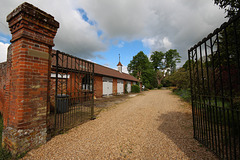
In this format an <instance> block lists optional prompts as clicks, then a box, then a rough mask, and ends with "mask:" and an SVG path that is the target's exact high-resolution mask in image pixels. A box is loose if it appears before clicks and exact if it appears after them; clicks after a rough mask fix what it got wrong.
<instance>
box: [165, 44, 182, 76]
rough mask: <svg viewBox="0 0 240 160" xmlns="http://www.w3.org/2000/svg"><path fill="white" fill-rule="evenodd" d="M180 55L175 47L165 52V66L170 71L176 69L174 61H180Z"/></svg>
mask: <svg viewBox="0 0 240 160" xmlns="http://www.w3.org/2000/svg"><path fill="white" fill-rule="evenodd" d="M180 58H181V56H180V55H179V53H178V52H177V50H176V49H170V50H168V51H167V52H166V53H165V67H166V68H170V71H171V73H173V72H175V70H176V66H177V65H176V63H180V62H181V59H180Z"/></svg>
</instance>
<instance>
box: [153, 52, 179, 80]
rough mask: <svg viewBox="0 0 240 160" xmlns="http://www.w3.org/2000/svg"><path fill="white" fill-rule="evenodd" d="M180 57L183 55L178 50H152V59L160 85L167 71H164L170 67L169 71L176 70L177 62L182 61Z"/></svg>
mask: <svg viewBox="0 0 240 160" xmlns="http://www.w3.org/2000/svg"><path fill="white" fill-rule="evenodd" d="M180 58H181V56H180V55H179V53H178V52H177V50H173V49H170V50H168V51H167V52H166V53H163V52H161V51H160V52H158V51H155V52H152V55H151V57H150V59H151V61H152V65H153V67H154V70H155V72H156V79H157V82H158V85H160V84H161V82H162V80H163V79H164V78H165V75H166V73H164V72H166V70H167V69H169V70H168V72H169V71H170V72H171V73H173V72H174V71H175V70H176V63H180Z"/></svg>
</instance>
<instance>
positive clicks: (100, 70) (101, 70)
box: [94, 63, 139, 82]
mask: <svg viewBox="0 0 240 160" xmlns="http://www.w3.org/2000/svg"><path fill="white" fill-rule="evenodd" d="M94 73H95V74H99V75H103V76H109V77H114V78H119V79H124V80H129V81H135V82H138V81H139V80H138V79H137V78H135V77H133V76H131V75H129V74H126V73H120V72H119V71H117V70H114V69H111V68H108V67H105V66H101V65H99V64H96V63H95V65H94Z"/></svg>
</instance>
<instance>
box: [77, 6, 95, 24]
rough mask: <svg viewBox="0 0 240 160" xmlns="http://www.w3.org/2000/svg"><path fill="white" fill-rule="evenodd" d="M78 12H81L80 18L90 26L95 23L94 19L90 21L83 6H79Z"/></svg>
mask: <svg viewBox="0 0 240 160" xmlns="http://www.w3.org/2000/svg"><path fill="white" fill-rule="evenodd" d="M78 12H79V13H80V14H81V16H82V19H83V20H84V21H86V22H87V23H89V24H90V25H91V26H93V25H94V24H95V23H96V22H95V21H92V20H90V19H89V18H88V16H87V12H86V11H85V10H84V9H83V8H79V9H78Z"/></svg>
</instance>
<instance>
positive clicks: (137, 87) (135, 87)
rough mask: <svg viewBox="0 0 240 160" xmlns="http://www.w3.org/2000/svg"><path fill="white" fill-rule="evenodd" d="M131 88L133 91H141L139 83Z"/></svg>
mask: <svg viewBox="0 0 240 160" xmlns="http://www.w3.org/2000/svg"><path fill="white" fill-rule="evenodd" d="M131 90H132V92H133V93H139V92H140V87H139V86H138V85H132V87H131Z"/></svg>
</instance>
